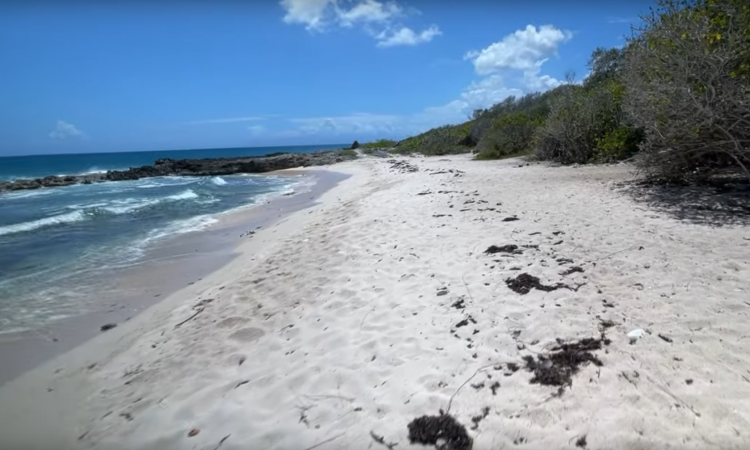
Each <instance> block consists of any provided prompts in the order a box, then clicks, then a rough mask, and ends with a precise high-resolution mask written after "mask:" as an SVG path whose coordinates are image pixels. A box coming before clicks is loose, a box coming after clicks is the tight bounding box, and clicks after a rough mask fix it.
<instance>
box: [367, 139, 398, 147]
mask: <svg viewBox="0 0 750 450" xmlns="http://www.w3.org/2000/svg"><path fill="white" fill-rule="evenodd" d="M397 144H398V142H397V141H393V140H391V139H378V140H377V141H374V142H365V143H364V144H362V145H360V148H363V149H373V148H393V147H395V146H396V145H397Z"/></svg>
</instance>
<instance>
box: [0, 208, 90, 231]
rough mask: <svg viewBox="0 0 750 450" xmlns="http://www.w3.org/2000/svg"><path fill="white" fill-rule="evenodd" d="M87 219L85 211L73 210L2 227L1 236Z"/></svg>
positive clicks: (0, 228) (0, 229)
mask: <svg viewBox="0 0 750 450" xmlns="http://www.w3.org/2000/svg"><path fill="white" fill-rule="evenodd" d="M85 219H86V214H85V213H84V212H83V211H73V212H70V213H66V214H60V215H57V216H52V217H45V218H44V219H38V220H32V221H30V222H23V223H17V224H13V225H6V226H4V227H0V236H3V235H6V234H15V233H23V232H24V231H31V230H36V229H37V228H42V227H47V226H51V225H59V224H62V223H71V222H79V221H81V220H85Z"/></svg>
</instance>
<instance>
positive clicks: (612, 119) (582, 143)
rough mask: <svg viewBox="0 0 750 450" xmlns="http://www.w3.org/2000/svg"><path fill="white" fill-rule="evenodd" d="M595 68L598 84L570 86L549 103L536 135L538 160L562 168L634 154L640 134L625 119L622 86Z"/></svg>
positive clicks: (592, 82)
mask: <svg viewBox="0 0 750 450" xmlns="http://www.w3.org/2000/svg"><path fill="white" fill-rule="evenodd" d="M594 67H595V66H594V64H592V76H593V77H594V79H595V80H597V81H588V80H587V81H588V82H587V83H584V85H583V86H577V85H569V86H567V89H565V90H564V91H563V93H562V94H561V95H560V96H559V97H558V98H556V99H555V101H554V102H553V103H552V105H551V111H550V115H549V117H547V120H546V121H545V123H544V125H543V126H541V127H540V128H539V130H538V132H537V135H536V156H537V157H538V158H539V159H543V160H552V161H557V162H560V163H563V164H571V163H588V162H606V161H613V160H618V159H623V158H627V157H629V156H632V155H633V154H634V153H635V152H636V151H637V149H638V143H639V140H640V135H641V134H640V132H639V131H638V130H637V129H635V128H633V127H631V126H629V125H628V122H627V121H626V119H625V116H624V113H623V110H622V100H623V92H624V87H623V85H622V83H620V82H619V81H618V80H617V79H616V77H615V74H614V73H612V72H610V73H604V74H603V73H601V72H597V71H595V70H594ZM605 70H609V69H605Z"/></svg>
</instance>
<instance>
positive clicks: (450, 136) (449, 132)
mask: <svg viewBox="0 0 750 450" xmlns="http://www.w3.org/2000/svg"><path fill="white" fill-rule="evenodd" d="M470 129H471V122H466V123H463V124H460V125H445V126H442V127H438V128H433V129H431V130H429V131H427V132H424V133H422V134H420V135H417V136H413V137H410V138H407V139H404V140H403V141H401V142H399V143H398V145H397V146H396V148H394V149H393V150H391V152H392V153H398V154H409V153H422V154H424V155H448V154H456V153H468V152H470V151H471V147H472V146H471V145H468V143H467V136H468V135H469V131H470Z"/></svg>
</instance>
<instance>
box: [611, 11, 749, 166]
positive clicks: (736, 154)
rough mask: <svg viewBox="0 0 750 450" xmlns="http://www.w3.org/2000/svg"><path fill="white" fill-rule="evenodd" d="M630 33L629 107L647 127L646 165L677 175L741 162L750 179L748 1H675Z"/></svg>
mask: <svg viewBox="0 0 750 450" xmlns="http://www.w3.org/2000/svg"><path fill="white" fill-rule="evenodd" d="M643 21H644V23H645V25H644V26H643V28H642V29H641V30H639V31H640V34H639V35H637V36H634V37H633V38H631V39H630V42H629V47H628V52H627V60H626V64H625V65H624V70H623V80H624V82H625V85H626V86H627V95H626V97H625V110H626V112H627V113H628V115H629V116H630V117H631V119H632V120H633V122H635V123H636V124H638V125H639V126H640V127H642V128H643V130H644V138H645V139H644V142H643V143H642V144H641V151H642V155H641V156H642V157H641V158H640V162H639V165H640V167H641V168H642V169H643V170H644V171H645V172H646V173H647V174H649V175H652V176H658V177H661V178H668V179H675V178H684V177H690V176H707V175H710V174H711V173H712V172H713V171H714V170H715V169H720V168H721V169H726V168H735V169H738V170H740V171H741V172H743V173H744V174H745V175H746V176H748V177H750V171H748V168H749V167H750V87H749V81H750V7H749V6H748V4H747V2H746V1H745V0H705V1H697V2H695V3H693V4H691V5H690V6H688V7H685V6H684V4H683V3H677V2H674V1H671V0H667V1H662V2H660V3H659V8H658V9H657V10H656V11H654V12H653V13H652V14H651V15H649V16H645V17H643Z"/></svg>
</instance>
